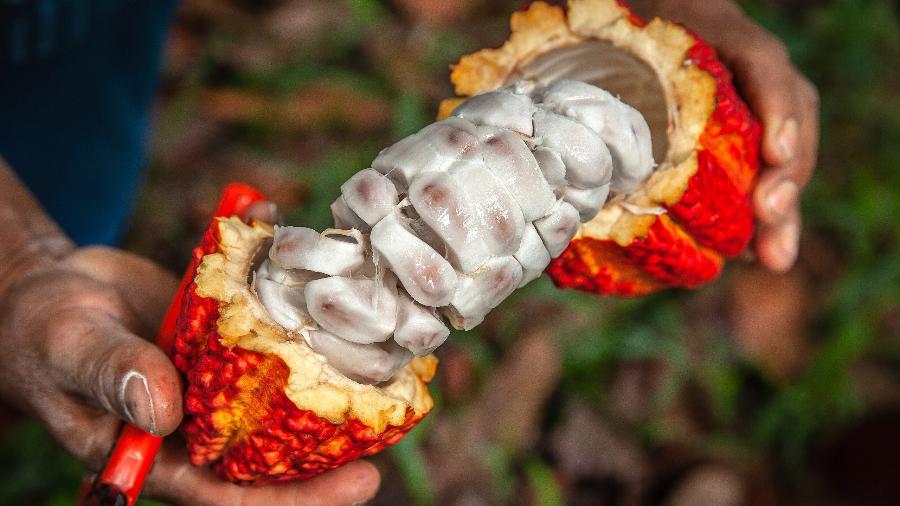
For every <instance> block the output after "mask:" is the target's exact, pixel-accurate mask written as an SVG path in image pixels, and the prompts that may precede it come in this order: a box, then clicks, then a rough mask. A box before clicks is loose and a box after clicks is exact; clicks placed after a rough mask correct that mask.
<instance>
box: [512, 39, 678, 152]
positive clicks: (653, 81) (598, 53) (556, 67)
mask: <svg viewBox="0 0 900 506" xmlns="http://www.w3.org/2000/svg"><path fill="white" fill-rule="evenodd" d="M523 79H526V80H532V81H537V82H539V83H542V84H547V83H549V82H551V81H554V80H556V79H572V80H576V81H584V82H587V83H590V84H593V85H595V86H598V87H600V88H603V89H605V90H607V91H609V92H610V93H612V94H613V95H616V96H618V97H619V99H621V100H622V101H623V102H625V103H626V104H628V105H630V106H632V107H634V108H635V109H637V110H638V111H640V112H641V114H642V115H643V116H644V119H645V120H646V121H647V124H648V125H649V126H650V133H651V137H652V139H653V159H654V160H656V163H657V164H659V163H661V162H662V161H663V160H665V159H666V156H667V151H668V148H669V139H668V135H667V133H668V129H669V105H668V103H667V101H666V95H665V92H664V91H663V87H662V85H661V84H660V82H659V79H658V76H657V74H656V72H654V71H653V69H652V68H651V67H650V66H649V65H648V64H647V63H646V62H644V61H643V60H641V59H640V58H638V57H637V56H635V55H633V54H632V53H630V52H628V51H627V50H626V49H623V48H620V47H617V46H615V45H613V44H612V43H610V42H607V41H604V40H589V41H583V42H578V43H575V44H572V45H569V46H563V47H559V48H555V49H551V50H549V51H547V52H544V53H541V54H539V55H536V56H535V57H533V58H531V59H528V60H525V61H523V62H522V63H520V64H519V66H518V68H517V69H516V70H515V71H514V72H512V73H511V74H510V75H509V76H508V77H507V78H506V82H505V83H504V84H505V85H509V84H513V83H515V82H517V81H520V80H523Z"/></svg>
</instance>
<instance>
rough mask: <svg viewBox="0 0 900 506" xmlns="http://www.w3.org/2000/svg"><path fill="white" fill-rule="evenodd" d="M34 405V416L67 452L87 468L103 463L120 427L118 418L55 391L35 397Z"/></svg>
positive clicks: (93, 469) (96, 468) (99, 466)
mask: <svg viewBox="0 0 900 506" xmlns="http://www.w3.org/2000/svg"><path fill="white" fill-rule="evenodd" d="M35 405H36V408H37V409H36V411H37V413H36V414H37V416H38V419H39V420H40V421H41V423H42V424H43V425H44V427H46V428H47V431H48V432H49V433H50V435H51V436H53V439H55V440H56V441H59V443H60V444H61V445H62V446H63V448H65V450H66V451H67V452H69V454H71V455H72V456H73V457H75V459H76V460H78V461H79V462H81V463H83V464H84V465H85V466H86V467H87V468H88V469H89V470H91V471H99V470H100V469H101V468H102V467H103V465H104V463H105V462H106V460H107V458H108V457H109V454H110V452H111V451H112V448H113V445H114V444H115V442H116V439H117V438H118V435H119V432H120V431H121V428H122V420H120V419H119V418H118V417H116V416H115V415H111V414H109V413H107V412H106V411H104V410H102V409H98V408H91V407H88V406H85V405H84V404H83V403H81V402H79V401H78V400H76V399H73V398H71V397H66V396H64V395H61V394H59V393H58V392H56V393H55V395H54V393H50V394H49V395H47V396H45V397H43V398H41V399H38V400H36V401H35Z"/></svg>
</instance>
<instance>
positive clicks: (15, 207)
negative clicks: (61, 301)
mask: <svg viewBox="0 0 900 506" xmlns="http://www.w3.org/2000/svg"><path fill="white" fill-rule="evenodd" d="M74 249H75V244H74V243H73V242H72V241H71V239H69V238H68V237H67V236H66V235H65V233H63V231H62V230H61V229H60V228H59V226H58V225H57V224H56V223H55V222H54V221H53V220H52V219H50V217H49V216H47V214H46V212H44V209H43V208H42V207H41V206H40V204H38V202H37V200H36V199H35V198H34V196H33V195H32V194H31V192H29V191H28V189H27V188H26V187H25V185H24V184H22V182H21V181H20V180H19V178H18V177H16V175H15V174H14V173H13V171H12V170H11V169H10V168H9V167H7V166H6V165H4V163H3V160H2V159H0V297H2V296H4V295H5V293H6V292H7V291H8V289H9V287H10V286H12V285H13V284H15V283H16V282H17V281H18V280H19V279H21V278H22V277H24V276H27V275H28V274H30V273H31V272H34V271H36V270H40V269H43V268H46V267H48V266H50V265H53V264H55V263H56V262H58V261H59V260H60V259H61V258H63V257H65V256H67V255H68V254H69V253H71V252H72V251H73V250H74Z"/></svg>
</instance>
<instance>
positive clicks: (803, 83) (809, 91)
mask: <svg viewBox="0 0 900 506" xmlns="http://www.w3.org/2000/svg"><path fill="white" fill-rule="evenodd" d="M800 95H801V98H802V100H803V102H804V104H806V105H807V106H810V107H813V108H815V109H818V108H819V90H818V88H816V85H815V84H813V83H812V81H810V80H809V79H807V78H806V77H802V76H801V78H800Z"/></svg>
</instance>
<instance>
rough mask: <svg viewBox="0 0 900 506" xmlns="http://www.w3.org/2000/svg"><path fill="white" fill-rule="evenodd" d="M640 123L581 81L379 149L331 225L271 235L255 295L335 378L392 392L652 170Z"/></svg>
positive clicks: (502, 101)
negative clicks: (404, 373)
mask: <svg viewBox="0 0 900 506" xmlns="http://www.w3.org/2000/svg"><path fill="white" fill-rule="evenodd" d="M653 167H654V163H653V152H652V146H651V143H650V129H649V127H648V126H647V123H646V122H645V121H644V118H643V117H642V116H641V114H640V113H639V112H638V111H637V110H636V109H634V108H632V107H630V106H628V105H627V104H625V103H623V102H621V101H620V100H618V99H617V98H616V97H614V96H612V95H611V94H610V93H608V92H606V91H605V90H602V89H600V88H597V87H596V86H593V85H590V84H586V83H584V82H580V81H569V80H558V81H553V82H551V83H549V84H547V85H546V86H541V85H537V84H535V83H533V82H530V81H527V82H520V83H517V84H515V85H513V86H509V87H507V88H504V89H501V90H498V91H494V92H491V93H485V94H482V95H478V96H475V97H472V98H470V99H468V100H466V101H465V102H463V103H462V104H461V105H460V106H459V107H458V108H457V109H456V110H455V111H454V112H453V115H452V116H451V117H450V118H447V119H445V120H442V121H438V122H436V123H433V124H431V125H429V126H427V127H425V128H423V129H422V130H421V131H419V132H418V133H416V134H413V135H411V136H409V137H407V138H405V139H403V140H401V141H399V142H397V143H396V144H394V145H392V146H390V147H388V148H386V149H384V150H383V151H382V152H381V153H380V154H379V155H378V157H377V158H375V160H374V161H373V162H372V167H371V168H367V169H363V170H361V171H360V172H358V173H357V174H356V175H354V176H353V177H351V178H350V179H349V180H348V181H347V182H346V183H344V184H343V185H342V186H341V195H340V196H339V197H338V198H337V200H335V202H334V203H333V204H332V205H331V211H332V215H333V217H334V224H335V227H338V229H346V230H338V229H329V230H326V231H325V232H322V233H319V232H316V231H315V230H312V229H308V228H303V227H277V228H276V229H275V240H274V243H273V245H272V248H271V250H270V251H269V258H268V259H267V260H266V261H265V262H263V263H262V265H261V266H260V267H259V268H258V269H257V272H256V278H255V281H254V289H255V290H256V294H257V296H258V297H259V300H260V301H261V302H262V304H263V306H264V307H265V308H266V310H267V311H268V313H269V316H270V317H271V318H272V319H273V320H274V321H275V323H277V324H278V325H281V326H282V327H284V328H285V329H287V330H289V331H292V332H296V333H299V334H300V335H302V336H303V338H304V339H305V340H306V342H307V343H308V344H309V346H310V347H311V348H312V349H313V350H314V351H316V352H317V353H319V354H320V355H322V356H323V357H325V359H326V360H327V361H328V363H329V364H330V365H331V366H332V367H334V368H335V369H337V370H338V371H340V372H341V373H342V374H344V375H345V376H347V377H349V378H351V379H353V380H355V381H358V382H361V383H379V382H384V381H388V380H389V379H390V378H391V376H392V375H393V373H394V372H395V371H397V370H398V369H399V368H401V367H403V366H404V365H405V364H406V363H407V362H408V361H409V360H410V359H411V358H412V356H413V354H416V355H427V354H429V353H431V352H432V351H434V349H435V348H437V347H438V346H440V345H441V344H443V342H444V341H445V340H446V339H447V337H448V336H449V334H450V331H449V330H448V329H447V327H446V326H445V324H444V322H443V319H442V317H443V318H446V320H447V321H448V322H449V323H450V324H451V325H453V327H455V328H457V329H460V330H469V329H471V328H473V327H475V326H476V325H478V324H479V323H481V322H482V321H483V320H484V318H485V316H486V315H487V314H488V312H489V311H490V310H491V309H493V308H495V307H497V305H499V304H500V303H501V302H502V301H503V300H504V299H505V298H506V297H508V296H509V295H510V294H511V293H512V292H513V291H514V290H515V289H516V288H518V287H521V286H524V285H525V284H527V283H528V282H530V281H532V280H534V279H535V278H537V277H538V276H540V273H541V272H542V271H543V270H544V269H545V268H546V267H547V265H548V264H549V262H550V260H551V258H556V257H557V256H559V255H560V254H561V253H562V252H563V250H564V249H565V248H566V246H567V245H568V244H569V241H571V240H572V237H573V236H574V235H575V234H576V233H577V231H578V227H579V225H580V224H581V223H583V222H585V221H588V220H590V219H591V218H593V217H594V216H595V215H596V214H597V212H598V210H599V209H600V208H602V207H603V205H604V204H605V203H606V200H607V198H608V196H609V195H610V193H611V192H612V193H619V192H629V191H632V190H634V189H636V188H637V187H639V185H640V184H641V182H643V181H644V180H645V179H646V178H647V176H649V175H650V173H651V172H652V171H653Z"/></svg>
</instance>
